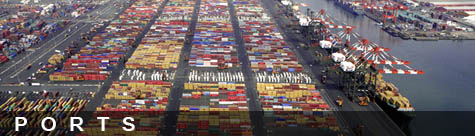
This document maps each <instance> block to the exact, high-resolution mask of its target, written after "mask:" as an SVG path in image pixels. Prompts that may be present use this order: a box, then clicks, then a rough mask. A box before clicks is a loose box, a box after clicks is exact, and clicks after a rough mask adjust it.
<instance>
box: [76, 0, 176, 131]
mask: <svg viewBox="0 0 475 136" xmlns="http://www.w3.org/2000/svg"><path fill="white" fill-rule="evenodd" d="M162 2H163V1H161V0H138V1H136V2H135V3H134V4H133V5H132V6H131V7H130V8H129V9H127V10H126V12H124V14H123V15H120V17H121V18H120V19H118V20H115V21H114V22H113V23H112V24H111V25H112V26H109V27H108V29H107V30H106V32H105V33H103V34H105V35H109V36H108V37H109V38H102V37H99V39H102V40H101V41H110V42H108V43H106V45H102V46H96V45H97V44H100V43H101V42H96V43H92V45H95V46H88V47H86V48H85V49H83V50H84V51H88V50H90V51H93V50H92V49H98V48H102V49H105V50H107V51H106V52H110V53H111V54H112V52H120V53H119V54H121V55H120V56H119V58H118V59H114V62H115V63H117V61H118V60H119V59H123V58H121V57H123V54H124V53H125V52H127V50H129V49H131V48H132V46H133V44H134V42H135V39H136V38H137V37H138V36H139V34H140V33H141V32H142V30H144V29H146V28H144V27H145V26H146V24H148V23H150V21H152V20H151V19H152V17H153V16H154V15H156V14H158V13H157V12H158V9H159V7H160V5H161V4H162ZM115 29H117V30H115ZM130 34H131V35H130ZM150 36H151V34H150V33H148V34H147V37H150ZM96 37H97V36H96ZM96 37H95V38H96ZM96 39H97V38H96ZM116 40H117V42H115V41H116ZM122 40H123V41H122ZM142 44H145V43H142ZM89 47H97V48H92V49H89ZM107 47H113V48H107ZM115 48H117V49H119V50H121V51H115ZM83 50H81V52H84V51H83ZM99 51H102V50H99ZM81 55H82V54H81ZM79 56H80V55H79ZM108 59H113V58H106V60H108ZM109 62H111V60H109ZM171 87H172V83H171V82H163V81H148V80H140V81H136V80H121V81H114V82H113V83H112V85H111V86H110V88H109V90H108V91H107V93H106V94H105V100H104V101H103V102H102V104H101V105H102V106H99V107H97V108H96V112H95V113H94V114H93V118H95V117H98V116H101V117H103V116H105V117H110V119H108V120H107V121H106V128H107V129H106V130H105V131H101V122H100V120H91V121H89V123H88V126H86V127H84V131H83V132H81V134H80V135H127V136H129V135H130V136H132V135H159V134H160V131H159V130H160V127H161V123H162V120H163V117H164V116H163V115H164V112H163V111H165V109H166V106H167V104H168V95H169V93H170V91H171ZM125 117H133V118H134V120H135V121H134V122H135V123H134V124H135V130H134V131H130V132H128V131H124V130H123V129H122V127H123V126H124V125H123V123H122V119H123V118H125Z"/></svg>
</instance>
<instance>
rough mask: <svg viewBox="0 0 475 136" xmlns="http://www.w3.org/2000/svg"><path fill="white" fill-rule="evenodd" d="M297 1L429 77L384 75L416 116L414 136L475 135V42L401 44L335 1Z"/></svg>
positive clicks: (413, 127) (414, 42) (398, 40)
mask: <svg viewBox="0 0 475 136" xmlns="http://www.w3.org/2000/svg"><path fill="white" fill-rule="evenodd" d="M296 2H304V3H307V4H309V8H311V9H312V10H313V11H319V10H320V9H325V10H326V11H327V13H328V14H329V15H330V16H332V17H333V18H335V19H336V20H338V21H340V22H345V23H346V24H349V25H354V26H356V29H355V30H354V31H355V32H357V33H359V34H360V35H362V36H363V37H366V38H367V39H369V40H371V41H373V42H375V43H377V44H379V45H381V46H383V47H387V48H390V49H391V51H389V53H390V54H392V55H393V56H395V57H397V58H399V59H402V60H408V61H410V62H411V64H410V65H409V66H411V67H412V68H414V69H420V70H423V71H424V72H425V74H424V75H389V74H386V75H384V79H385V80H387V81H390V82H393V83H394V84H395V85H396V86H397V87H398V88H399V91H400V92H401V93H402V94H403V95H404V96H406V97H407V98H409V100H410V101H411V104H412V105H413V106H414V107H415V109H416V110H417V111H418V112H417V113H416V116H417V117H416V118H415V119H414V120H413V121H412V123H411V125H410V126H411V127H410V128H411V130H412V132H411V135H453V134H461V135H466V134H469V135H470V134H473V133H474V132H473V130H475V125H473V124H474V123H475V118H474V115H475V112H473V111H475V99H474V98H475V60H474V58H475V41H414V40H402V39H400V38H396V37H392V36H390V35H389V34H387V33H386V32H384V31H383V30H381V29H380V28H379V27H378V26H377V25H375V22H374V21H373V20H371V19H369V18H367V17H365V16H354V15H353V14H351V13H349V12H346V11H345V10H343V9H342V8H339V7H337V6H336V5H334V4H333V1H327V0H296ZM302 11H306V8H302ZM421 111H422V112H421ZM438 111H443V112H438ZM447 111H450V112H447ZM466 111H471V112H466ZM470 122H471V123H470Z"/></svg>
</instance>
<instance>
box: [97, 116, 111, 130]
mask: <svg viewBox="0 0 475 136" xmlns="http://www.w3.org/2000/svg"><path fill="white" fill-rule="evenodd" d="M97 119H99V120H101V131H106V119H110V118H109V117H97Z"/></svg>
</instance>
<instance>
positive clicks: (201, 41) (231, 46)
mask: <svg viewBox="0 0 475 136" xmlns="http://www.w3.org/2000/svg"><path fill="white" fill-rule="evenodd" d="M228 9H229V8H228V5H227V1H226V0H215V1H207V0H204V1H202V2H201V5H200V13H199V17H198V22H197V24H196V29H195V32H194V38H193V46H192V49H191V53H190V61H189V64H190V66H192V67H218V66H222V67H224V66H227V67H228V68H230V67H238V66H239V63H238V58H237V52H236V42H235V39H234V36H233V28H232V24H231V21H230V16H229V11H228Z"/></svg>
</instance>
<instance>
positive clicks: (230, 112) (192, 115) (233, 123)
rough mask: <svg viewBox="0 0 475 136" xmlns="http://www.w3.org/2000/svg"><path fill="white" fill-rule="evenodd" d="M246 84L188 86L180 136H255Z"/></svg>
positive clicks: (193, 84) (183, 101)
mask: <svg viewBox="0 0 475 136" xmlns="http://www.w3.org/2000/svg"><path fill="white" fill-rule="evenodd" d="M250 122H251V121H250V118H249V110H248V105H247V99H246V95H245V86H244V84H236V83H233V82H212V83H185V91H184V93H183V96H182V101H181V105H180V113H179V116H178V123H177V135H252V129H251V123H250Z"/></svg>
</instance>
